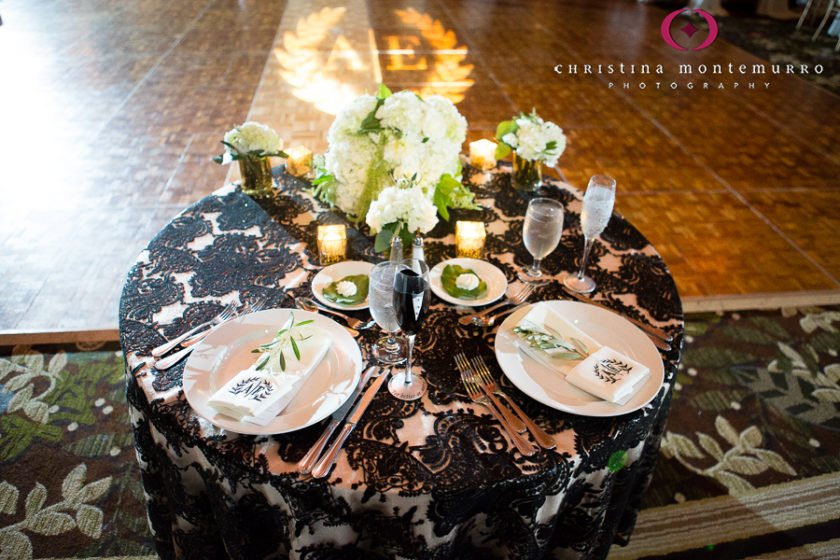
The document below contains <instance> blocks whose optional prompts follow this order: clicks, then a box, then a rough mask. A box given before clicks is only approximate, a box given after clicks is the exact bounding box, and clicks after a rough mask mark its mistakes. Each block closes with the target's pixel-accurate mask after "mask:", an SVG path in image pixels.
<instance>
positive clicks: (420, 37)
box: [275, 7, 473, 115]
mask: <svg viewBox="0 0 840 560" xmlns="http://www.w3.org/2000/svg"><path fill="white" fill-rule="evenodd" d="M346 12H347V9H346V8H344V7H336V8H331V7H327V8H323V9H322V10H319V11H316V12H313V13H311V14H309V15H308V16H307V17H305V18H302V19H301V20H300V21H298V23H297V25H296V28H295V30H294V31H286V32H285V33H284V35H283V47H282V48H281V49H278V50H277V51H275V56H276V57H277V59H278V61H279V62H280V66H281V70H280V75H281V76H282V77H283V79H284V80H285V81H286V82H287V83H288V84H290V85H291V86H292V94H293V95H294V96H295V97H297V98H298V99H301V100H303V101H306V102H307V103H311V104H312V105H314V106H315V107H317V108H318V109H319V110H321V111H323V112H325V113H327V114H332V115H335V114H337V113H338V111H339V110H341V108H342V107H344V106H345V105H347V104H348V103H349V102H350V101H352V100H353V99H355V98H356V97H357V96H358V95H359V94H361V93H364V92H365V91H366V90H369V89H370V85H371V83H374V84H376V83H379V82H381V81H382V78H383V76H382V69H381V68H380V66H379V61H380V57H381V60H382V61H383V62H384V65H383V66H384V70H385V71H386V72H387V73H388V75H387V76H386V79H387V80H388V81H390V82H392V83H393V82H396V83H400V82H402V83H410V84H415V85H414V86H413V87H408V88H404V89H411V90H413V91H415V92H416V93H417V94H419V95H420V96H422V97H427V96H429V95H432V94H439V95H442V96H444V97H446V98H448V99H449V100H450V101H452V102H453V103H458V102H459V101H461V100H462V99H463V98H464V93H465V92H466V91H467V90H468V89H469V88H470V87H471V86H472V85H473V80H470V79H468V76H469V75H470V73H471V72H472V70H473V66H472V65H471V64H465V63H464V60H465V59H466V57H467V48H466V47H463V46H459V45H458V44H457V39H456V37H455V33H454V32H453V31H451V30H448V29H446V28H445V27H444V26H443V25H442V24H441V22H440V21H437V20H435V19H433V18H432V17H431V16H429V15H428V14H422V13H420V12H418V11H416V10H414V9H413V8H408V9H406V10H394V14H395V15H396V16H397V18H398V19H399V20H400V22H401V23H402V24H403V25H404V26H405V29H406V30H407V31H408V33H406V34H402V35H383V36H382V37H381V40H382V43H383V44H384V49H382V50H378V49H377V47H376V39H375V37H374V34H373V30H372V29H370V28H367V29H365V28H359V27H354V25H353V20H352V19H351V18H350V16H349V15H348V14H347V13H346ZM345 16H346V17H345ZM342 24H346V29H344V28H343V26H342ZM345 33H346V35H345ZM395 73H399V74H400V77H397V76H395ZM401 89H403V88H401Z"/></svg>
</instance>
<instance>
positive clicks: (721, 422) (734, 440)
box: [715, 415, 738, 447]
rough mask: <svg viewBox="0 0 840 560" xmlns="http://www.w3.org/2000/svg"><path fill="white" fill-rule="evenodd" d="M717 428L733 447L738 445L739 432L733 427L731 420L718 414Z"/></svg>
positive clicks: (716, 419)
mask: <svg viewBox="0 0 840 560" xmlns="http://www.w3.org/2000/svg"><path fill="white" fill-rule="evenodd" d="M715 429H716V430H717V432H718V433H719V434H720V435H721V436H722V437H723V439H725V440H726V441H728V442H729V445H731V446H733V447H735V446H736V445H738V432H737V431H736V430H735V428H733V427H732V424H730V423H729V420H727V419H726V418H724V417H723V416H720V415H718V416H717V417H716V418H715Z"/></svg>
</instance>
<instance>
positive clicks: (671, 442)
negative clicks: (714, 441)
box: [665, 432, 705, 459]
mask: <svg viewBox="0 0 840 560" xmlns="http://www.w3.org/2000/svg"><path fill="white" fill-rule="evenodd" d="M665 439H666V442H667V447H668V449H669V450H670V451H672V452H674V453H675V454H678V455H681V456H683V457H690V458H692V459H702V458H703V457H705V455H704V454H703V452H702V451H700V450H699V449H698V448H697V446H696V445H694V442H693V441H691V440H690V439H688V438H687V437H685V436H684V435H681V434H675V433H673V432H667V433H666V434H665Z"/></svg>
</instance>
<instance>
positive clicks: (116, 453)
mask: <svg viewBox="0 0 840 560" xmlns="http://www.w3.org/2000/svg"><path fill="white" fill-rule="evenodd" d="M687 328H688V333H689V334H690V337H689V338H688V339H687V343H686V348H685V352H684V358H683V363H682V366H681V370H680V373H679V376H678V384H677V387H676V391H675V395H674V401H673V405H672V409H671V415H670V417H669V421H668V428H667V432H666V437H665V440H664V442H663V448H662V454H661V457H660V460H659V463H658V465H657V470H656V474H655V475H654V480H653V483H652V486H651V488H650V491H649V492H648V495H647V498H646V503H645V510H644V511H643V512H642V514H641V516H640V518H639V521H638V524H637V527H636V531H635V533H634V535H633V539H632V542H631V544H630V545H629V546H628V547H626V548H619V547H614V548H613V550H612V552H611V554H610V558H642V557H656V558H698V557H703V558H709V557H714V558H744V557H751V558H830V557H840V539H838V538H837V537H836V536H837V535H840V520H838V514H837V511H838V510H837V506H836V504H837V503H838V500H840V432H838V430H840V358H838V349H840V308H837V307H831V308H829V307H826V308H807V309H785V310H773V311H746V312H745V311H742V312H737V313H725V314H707V315H689V316H688V317H687ZM122 368H123V362H122V357H121V353H120V352H119V348H118V346H117V345H116V344H115V343H107V344H103V345H98V346H93V347H91V346H80V347H78V346H66V345H65V346H57V345H43V346H36V347H32V348H30V347H24V346H18V347H15V348H10V347H6V348H0V558H15V559H26V558H42V559H43V558H90V557H135V558H136V557H139V556H142V557H144V558H146V557H148V558H152V557H153V556H152V550H151V549H150V548H149V547H148V543H149V540H148V532H147V528H146V520H145V514H144V511H145V510H144V506H143V494H142V490H141V487H140V484H139V470H138V468H137V461H136V458H135V455H134V451H133V448H132V443H131V435H130V433H129V430H128V425H129V422H128V417H127V412H126V407H125V405H124V396H123V372H122Z"/></svg>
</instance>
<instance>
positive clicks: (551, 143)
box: [496, 109, 566, 167]
mask: <svg viewBox="0 0 840 560" xmlns="http://www.w3.org/2000/svg"><path fill="white" fill-rule="evenodd" d="M496 140H498V141H499V145H498V146H497V147H496V158H497V159H501V158H503V157H505V156H506V155H508V154H509V153H510V152H511V150H514V151H515V152H516V155H517V156H519V157H521V158H523V159H526V160H532V161H543V162H545V164H546V165H548V166H549V167H550V166H552V165H554V164H556V163H557V159H558V158H559V157H560V155H561V154H562V153H563V151H564V150H565V149H566V136H565V135H564V134H563V129H561V128H560V127H559V126H557V125H556V124H554V123H553V122H547V121H544V120H542V119H541V118H540V117H538V116H537V111H536V109H534V110H532V111H531V113H530V114H527V115H526V114H525V113H520V114H519V116H518V117H516V118H515V119H513V120H510V121H503V122H501V123H499V126H498V127H496Z"/></svg>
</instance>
